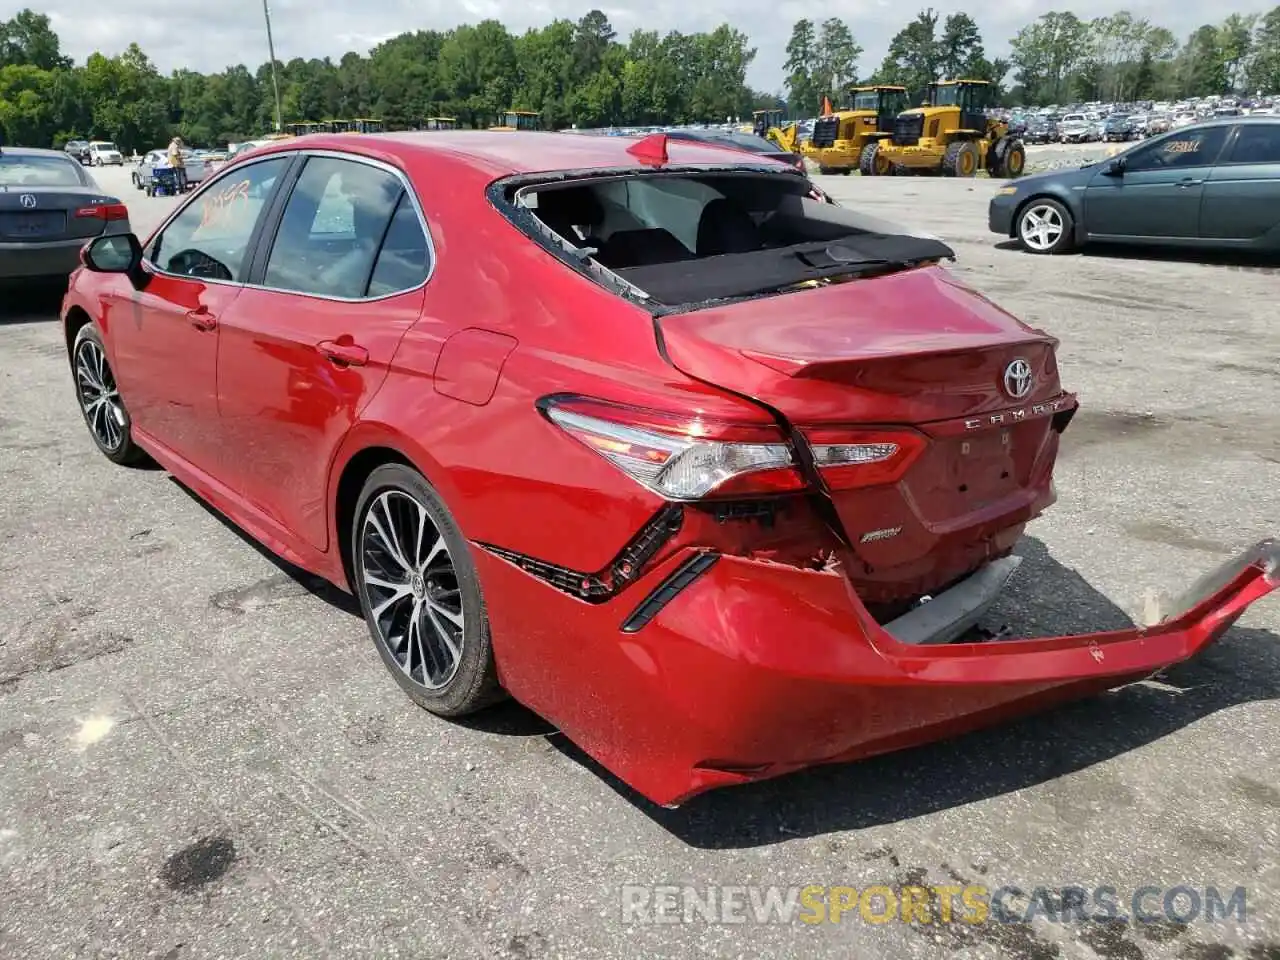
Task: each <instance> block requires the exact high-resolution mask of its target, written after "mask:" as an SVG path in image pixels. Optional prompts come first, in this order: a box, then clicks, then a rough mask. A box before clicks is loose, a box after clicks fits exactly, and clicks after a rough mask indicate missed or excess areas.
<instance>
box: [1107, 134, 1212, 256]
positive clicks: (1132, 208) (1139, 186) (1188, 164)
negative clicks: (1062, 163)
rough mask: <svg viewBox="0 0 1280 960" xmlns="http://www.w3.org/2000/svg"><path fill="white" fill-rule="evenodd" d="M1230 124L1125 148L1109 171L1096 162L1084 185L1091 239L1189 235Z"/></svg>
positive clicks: (1192, 235)
mask: <svg viewBox="0 0 1280 960" xmlns="http://www.w3.org/2000/svg"><path fill="white" fill-rule="evenodd" d="M1229 130H1230V127H1227V126H1215V127H1201V128H1199V129H1187V130H1179V131H1178V132H1177V133H1173V134H1169V135H1167V136H1164V137H1161V138H1160V139H1159V140H1155V141H1151V142H1148V143H1144V144H1143V145H1142V146H1141V147H1138V148H1136V149H1134V150H1130V151H1128V152H1126V153H1125V154H1124V155H1123V156H1124V168H1123V170H1122V171H1120V172H1116V173H1113V172H1111V170H1110V163H1109V161H1106V160H1104V161H1102V162H1101V163H1099V164H1098V172H1097V173H1095V174H1094V175H1093V178H1092V179H1091V180H1090V181H1089V184H1088V187H1087V188H1086V191H1085V202H1084V220H1085V230H1086V232H1087V233H1088V235H1089V236H1090V237H1092V238H1095V239H1100V240H1101V239H1107V238H1109V237H1110V238H1117V239H1120V238H1123V239H1129V238H1141V239H1157V240H1158V239H1168V240H1187V239H1194V238H1195V237H1197V236H1198V235H1199V230H1200V200H1201V198H1202V197H1203V195H1204V184H1205V180H1206V179H1208V177H1209V174H1210V172H1211V171H1212V170H1213V164H1214V163H1215V161H1216V160H1217V158H1218V154H1219V153H1220V152H1221V150H1222V145H1223V143H1224V142H1225V141H1226V136H1227V132H1228V131H1229Z"/></svg>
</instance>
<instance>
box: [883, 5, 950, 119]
mask: <svg viewBox="0 0 1280 960" xmlns="http://www.w3.org/2000/svg"><path fill="white" fill-rule="evenodd" d="M941 74H942V46H941V44H940V43H939V42H938V14H937V13H936V12H934V10H933V8H932V7H930V8H929V9H928V10H922V11H920V13H918V14H916V18H915V19H914V20H912V21H911V22H910V23H909V24H907V25H906V26H905V27H903V28H902V29H901V30H899V31H898V33H897V35H896V36H895V37H894V38H893V39H892V40H891V41H890V42H889V53H888V55H887V56H886V57H885V59H884V63H883V64H882V65H881V66H880V71H879V74H878V75H877V78H876V79H877V80H878V81H879V82H881V83H896V84H901V85H902V86H904V87H906V88H907V90H908V91H910V94H911V96H912V97H914V98H919V97H921V96H923V94H924V92H925V88H926V87H928V85H929V84H930V83H932V82H933V81H934V80H938V79H940V78H941Z"/></svg>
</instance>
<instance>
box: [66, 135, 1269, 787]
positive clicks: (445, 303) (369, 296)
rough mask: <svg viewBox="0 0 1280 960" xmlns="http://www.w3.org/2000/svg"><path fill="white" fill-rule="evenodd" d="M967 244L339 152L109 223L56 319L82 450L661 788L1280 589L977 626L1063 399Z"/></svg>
mask: <svg viewBox="0 0 1280 960" xmlns="http://www.w3.org/2000/svg"><path fill="white" fill-rule="evenodd" d="M951 257H952V251H951V250H950V249H949V248H948V247H947V246H946V245H945V244H943V243H942V242H941V241H939V240H937V239H935V238H931V237H927V236H921V235H918V234H913V233H911V232H910V231H906V230H902V229H900V228H897V227H895V226H893V225H892V224H887V223H884V222H881V221H877V220H873V219H871V218H869V217H866V216H863V215H861V214H858V213H856V212H854V211H852V210H850V209H846V208H843V207H841V206H839V205H838V204H835V203H832V202H830V201H829V200H828V199H827V198H825V197H823V196H822V195H821V194H820V193H818V192H817V191H816V190H815V188H814V187H813V185H812V184H811V183H810V182H809V181H808V180H807V179H806V178H805V177H804V175H803V174H802V173H800V172H798V171H796V170H795V169H793V168H791V167H788V166H786V165H784V164H780V163H776V162H774V161H770V160H767V159H763V158H758V157H752V156H750V155H747V154H742V153H737V152H734V151H730V150H726V149H723V148H720V147H716V146H710V145H703V144H694V143H677V142H675V141H672V142H668V141H667V140H666V138H665V137H663V136H662V135H655V136H652V137H648V138H643V139H635V138H610V137H586V136H575V135H570V134H550V133H542V134H539V133H488V132H471V133H463V132H460V133H432V134H403V135H377V136H335V137H325V136H319V137H307V138H301V139H294V140H288V141H283V142H280V143H276V144H274V145H270V146H265V147H262V148H259V149H258V150H255V151H253V152H251V153H249V154H246V155H245V156H244V157H242V158H240V159H237V160H236V161H234V162H232V163H231V164H229V165H228V166H227V167H226V168H224V169H223V170H222V171H220V172H219V173H218V174H217V175H216V176H214V177H213V178H212V179H211V180H210V182H208V183H206V184H204V185H203V186H202V187H201V188H200V189H199V190H198V191H197V192H195V193H194V194H192V195H191V196H189V197H187V198H186V199H185V200H184V201H183V202H182V203H181V204H180V205H179V206H178V208H177V209H176V210H175V211H174V212H173V214H172V215H171V216H170V217H169V218H168V219H167V220H166V221H165V222H164V223H163V224H161V226H160V227H159V228H158V229H157V230H156V231H155V232H154V233H153V234H152V235H151V236H150V237H148V238H147V239H146V240H145V241H141V240H139V239H138V238H137V237H134V236H133V235H132V234H126V235H123V236H107V237H102V238H99V239H96V240H93V241H91V242H90V243H89V244H88V245H87V246H86V247H85V249H84V251H83V253H82V261H83V268H82V269H80V270H79V271H77V273H76V274H75V275H74V277H73V279H72V281H71V284H70V289H69V292H68V294H67V297H66V301H65V304H64V309H63V321H64V324H65V331H66V340H67V348H68V351H69V355H70V358H71V369H72V373H73V377H74V381H75V385H76V391H77V396H78V398H79V402H80V405H81V408H82V411H83V414H84V419H85V422H86V423H87V425H88V427H89V432H90V435H91V436H92V438H93V440H94V442H95V443H96V444H97V445H98V447H99V448H101V450H102V452H103V453H104V454H105V455H106V456H107V457H109V458H110V459H111V460H113V461H115V462H117V463H120V464H129V463H133V462H136V461H138V460H139V459H141V458H143V457H145V456H149V457H151V458H153V459H154V460H156V461H158V462H159V463H160V464H161V465H162V466H164V467H165V468H167V469H168V470H169V471H170V472H171V473H172V474H173V475H174V476H175V477H177V478H179V479H180V480H182V481H183V482H184V483H185V484H186V485H188V486H189V487H191V488H193V489H194V490H196V491H197V492H198V493H199V494H200V495H201V496H202V497H204V498H205V499H206V500H207V501H208V502H209V503H210V504H212V505H213V506H214V507H216V508H217V509H218V510H220V511H222V512H223V513H224V514H226V515H227V516H228V517H229V518H231V519H232V520H233V521H235V522H236V523H237V524H239V525H240V526H241V527H243V528H244V529H245V530H246V531H248V532H249V533H250V534H252V535H253V536H254V537H256V538H257V539H259V540H260V541H261V542H262V543H263V544H265V545H266V546H267V547H269V548H270V549H271V550H273V551H275V552H276V553H278V554H279V555H280V556H282V557H284V558H285V559H287V560H289V561H291V562H293V563H294V564H297V565H298V566H300V567H303V568H306V569H308V570H311V571H314V572H315V573H317V574H319V575H320V576H322V577H325V578H326V579H328V580H330V581H331V582H333V583H334V584H336V585H338V586H340V587H342V588H343V589H348V590H350V591H351V592H352V593H354V594H355V596H357V597H358V598H359V601H360V604H361V605H362V607H363V609H364V613H365V616H366V618H367V620H368V626H369V631H370V633H371V634H372V637H373V641H374V644H375V646H376V648H377V650H378V652H379V654H380V655H381V657H382V659H383V661H384V663H385V664H386V667H387V669H388V670H389V671H390V672H391V674H392V675H393V676H394V677H395V678H396V681H397V682H398V683H399V684H400V686H401V687H402V688H403V689H404V691H405V692H406V693H407V694H408V695H409V696H410V697H412V698H413V699H414V700H415V701H417V702H418V703H419V704H421V705H422V706H423V707H425V708H426V709H428V710H430V711H432V712H434V713H437V714H441V715H444V716H458V715H461V714H465V713H468V712H471V711H475V710H477V709H479V708H481V707H483V706H484V705H486V704H488V703H490V702H492V701H493V700H495V699H496V698H498V697H501V696H504V695H510V696H513V697H515V698H516V699H517V700H519V701H520V702H522V703H524V704H526V705H527V706H528V707H529V708H531V709H532V710H534V711H536V712H537V713H539V714H541V715H542V716H544V717H546V718H547V719H548V720H550V721H551V722H553V723H555V724H556V725H557V726H558V727H559V728H560V729H561V730H562V731H563V732H564V733H565V734H566V735H568V736H569V737H570V738H571V739H573V740H574V741H575V742H576V743H577V744H579V745H580V746H581V747H582V748H583V749H584V750H586V751H587V752H588V753H589V754H591V755H592V756H594V757H595V758H597V759H598V760H599V761H600V762H601V763H602V764H603V765H604V766H606V767H607V768H609V769H610V770H612V771H614V772H616V773H617V775H618V776H620V777H621V778H622V779H623V780H625V781H626V782H627V783H629V784H631V785H632V786H633V787H634V788H636V789H637V790H638V791H640V792H641V793H642V794H644V795H645V796H647V797H648V798H650V799H651V800H653V801H655V802H657V803H661V804H666V805H675V804H679V803H681V802H683V801H684V800H686V799H687V798H689V797H691V796H693V795H695V794H697V793H699V792H701V791H704V790H707V789H710V788H713V787H718V786H723V785H729V784H735V783H741V782H745V781H749V780H753V779H759V778H764V777H771V776H776V775H778V774H781V773H784V772H786V771H789V770H795V769H798V768H801V767H805V766H809V765H812V764H817V763H827V762H834V761H841V760H847V759H853V758H857V757H863V756H867V755H870V754H874V753H879V752H884V751H888V750H892V749H896V748H898V747H903V746H907V745H909V744H913V743H918V742H921V741H925V740H929V739H933V738H937V737H940V736H942V735H945V734H950V733H954V732H958V731H960V730H962V729H966V728H971V727H973V726H976V725H977V724H979V723H987V722H991V721H992V720H994V719H996V718H998V717H1003V716H1009V715H1012V714H1014V713H1016V712H1019V711H1025V710H1028V709H1031V708H1034V707H1037V706H1041V705H1044V704H1047V703H1049V702H1054V701H1058V700H1061V699H1063V698H1064V697H1067V696H1076V695H1080V694H1084V693H1089V692H1093V691H1096V690H1100V689H1104V688H1107V687H1112V686H1116V685H1119V684H1121V683H1124V682H1127V681H1130V680H1133V679H1137V678H1140V677H1142V676H1145V675H1148V674H1150V673H1151V672H1153V671H1155V670H1157V669H1159V668H1161V667H1163V666H1165V665H1167V664H1169V663H1172V662H1175V661H1178V660H1181V659H1184V658H1186V657H1189V656H1191V655H1192V654H1194V653H1195V652H1197V651H1198V650H1199V649H1201V648H1202V647H1203V646H1205V645H1206V644H1208V643H1209V642H1211V641H1212V640H1214V639H1215V638H1216V637H1218V636H1219V635H1221V633H1222V632H1223V631H1224V630H1225V629H1226V628H1227V627H1228V626H1229V625H1230V624H1231V623H1232V622H1233V621H1234V620H1235V619H1236V618H1237V617H1238V616H1239V615H1240V614H1241V612H1242V611H1243V610H1244V608H1245V607H1246V606H1248V604H1249V603H1251V602H1252V601H1254V600H1256V599H1258V598H1259V597H1261V596H1263V595H1264V594H1266V593H1268V592H1270V591H1271V590H1272V589H1273V588H1274V587H1275V586H1276V582H1277V576H1278V574H1277V558H1278V551H1277V547H1276V545H1275V543H1274V542H1273V541H1266V542H1264V543H1261V544H1259V545H1258V546H1257V547H1255V548H1254V549H1253V550H1251V551H1249V552H1248V553H1246V554H1244V555H1242V556H1241V557H1239V558H1238V559H1237V560H1235V561H1234V562H1232V563H1230V564H1227V565H1226V566H1224V567H1222V568H1220V569H1219V570H1216V571H1213V572H1212V573H1211V574H1210V575H1209V576H1208V577H1206V578H1205V579H1203V580H1202V581H1200V582H1199V583H1198V584H1196V585H1194V586H1193V587H1192V588H1191V589H1190V590H1189V592H1188V593H1187V594H1186V595H1185V596H1184V597H1183V598H1182V600H1181V601H1180V602H1179V603H1177V604H1175V605H1174V606H1172V607H1171V608H1169V609H1168V610H1164V611H1161V612H1160V613H1159V614H1157V615H1156V616H1153V617H1152V618H1151V619H1150V622H1149V623H1146V624H1144V625H1142V626H1139V627H1135V628H1133V629H1131V630H1126V631H1119V632H1110V633H1102V634H1096V635H1092V636H1064V637H1049V638H1015V639H1006V638H1003V637H994V636H992V635H990V634H989V633H986V632H983V631H982V630H981V629H979V627H978V626H977V624H978V621H979V619H980V617H981V616H982V614H983V613H984V611H986V610H988V609H989V608H990V605H991V604H992V602H993V601H994V599H995V598H996V597H997V595H998V594H999V592H1000V591H1001V589H1002V588H1003V587H1004V586H1005V585H1006V584H1007V583H1008V581H1009V580H1010V578H1011V577H1014V576H1016V568H1017V566H1018V563H1019V558H1018V557H1017V556H1016V555H1015V554H1014V553H1013V552H1012V550H1013V547H1014V545H1015V543H1016V542H1017V540H1018V538H1019V536H1020V534H1021V533H1022V531H1023V528H1024V526H1025V525H1026V523H1027V522H1028V521H1029V520H1031V519H1032V518H1034V517H1035V516H1036V515H1037V514H1039V513H1040V512H1041V511H1042V510H1044V509H1045V508H1046V507H1048V506H1049V505H1050V504H1051V503H1052V502H1053V499H1054V490H1053V483H1052V475H1053V466H1054V459H1055V456H1056V454H1057V451H1058V442H1059V437H1060V435H1061V434H1062V433H1063V431H1064V430H1067V429H1069V424H1070V421H1071V418H1072V415H1073V413H1074V411H1075V410H1076V400H1075V398H1074V397H1073V396H1072V395H1071V394H1070V393H1068V392H1064V390H1063V386H1062V383H1061V381H1060V378H1059V370H1058V366H1057V362H1056V360H1055V346H1056V343H1055V341H1054V340H1053V339H1052V338H1051V337H1049V336H1047V335H1046V334H1045V333H1043V332H1041V331H1039V330H1035V329H1032V328H1030V327H1028V326H1026V325H1024V324H1023V323H1021V322H1019V321H1018V320H1017V319H1015V318H1014V317H1012V316H1010V315H1009V314H1008V313H1006V312H1004V311H1003V310H1001V309H1000V308H999V307H997V306H995V305H993V304H992V303H991V302H989V301H988V300H986V299H985V298H983V297H981V296H979V295H977V294H976V293H974V292H972V291H970V290H969V289H967V288H966V287H965V286H964V285H963V284H961V283H959V282H958V281H957V280H956V279H955V278H954V277H953V276H952V275H951V274H950V273H949V272H948V271H947V269H946V267H945V266H944V261H946V260H948V259H950V258H951Z"/></svg>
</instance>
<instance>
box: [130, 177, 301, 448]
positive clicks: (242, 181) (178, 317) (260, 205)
mask: <svg viewBox="0 0 1280 960" xmlns="http://www.w3.org/2000/svg"><path fill="white" fill-rule="evenodd" d="M290 159H291V158H289V157H276V158H272V159H268V160H264V161H261V162H259V163H256V164H252V165H250V166H247V167H243V168H241V170H240V171H238V172H237V173H236V174H235V175H234V176H233V177H232V178H230V180H228V181H225V182H223V183H218V184H214V185H212V186H211V187H210V189H209V190H207V191H204V192H203V193H201V194H200V195H199V196H197V197H195V198H194V199H193V201H192V202H191V203H188V204H187V205H186V206H185V208H183V209H182V211H181V212H180V213H179V214H178V215H177V216H176V217H174V218H173V219H172V220H171V221H170V222H169V223H168V224H167V225H165V227H164V228H163V229H162V230H161V231H160V232H159V233H158V234H157V235H156V236H155V238H154V239H153V240H152V241H151V242H150V244H149V245H148V249H147V252H146V261H145V263H144V264H143V269H144V270H145V271H146V273H147V274H148V276H149V282H148V283H147V284H146V286H145V287H144V288H143V289H142V290H135V289H133V288H132V287H131V286H130V285H129V284H128V283H127V282H124V281H122V283H121V290H122V296H121V299H120V302H118V303H117V304H115V305H114V306H115V309H114V310H113V311H112V318H113V319H112V322H113V328H112V334H111V343H112V345H113V347H114V352H115V354H116V357H115V360H116V362H115V364H114V369H115V370H117V371H118V372H119V384H120V391H121V395H122V396H123V397H124V399H125V402H126V403H127V404H128V405H129V413H130V415H131V416H132V418H133V421H134V423H135V424H136V425H137V427H138V428H139V429H140V430H141V431H142V432H144V433H145V434H148V435H149V436H151V437H153V438H154V439H155V440H157V441H159V442H160V443H162V444H163V445H164V446H166V447H168V448H169V449H170V450H172V451H173V452H174V453H176V454H177V455H179V456H180V457H182V458H183V459H184V460H187V461H188V462H189V463H191V464H192V465H193V466H195V467H197V468H199V469H200V470H203V471H205V472H217V468H218V451H219V448H220V438H219V436H218V432H219V431H218V407H217V360H218V340H219V324H220V322H221V320H222V318H223V317H225V316H226V314H227V312H228V310H229V309H230V308H231V306H232V305H233V304H234V303H235V302H236V300H237V298H238V297H239V296H240V295H241V292H242V290H243V287H242V285H241V284H242V283H243V280H244V277H245V274H246V272H247V269H248V266H249V256H248V254H249V250H250V248H251V245H252V237H253V236H254V231H255V228H256V226H257V223H258V221H259V220H260V219H261V214H262V211H263V210H264V209H265V206H266V203H267V200H268V198H269V197H270V195H271V191H272V188H273V186H274V184H275V182H276V180H277V179H278V177H279V175H280V174H281V173H282V172H283V171H284V169H285V167H286V166H287V165H288V163H289V161H290ZM224 193H226V194H227V196H228V197H229V198H231V199H228V200H227V201H226V202H223V199H224V198H223V194H224Z"/></svg>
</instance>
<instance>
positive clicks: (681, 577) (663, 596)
mask: <svg viewBox="0 0 1280 960" xmlns="http://www.w3.org/2000/svg"><path fill="white" fill-rule="evenodd" d="M719 559H720V554H718V553H711V552H705V553H697V554H694V555H693V556H692V557H690V558H689V559H688V560H686V561H685V562H684V563H682V564H680V566H679V567H677V568H676V570H675V571H674V572H673V573H672V574H671V575H670V576H669V577H667V578H666V579H665V580H663V581H662V583H660V584H658V586H657V587H656V588H655V589H654V591H653V592H652V593H650V594H649V595H648V596H647V597H645V598H644V600H642V601H641V602H640V605H639V606H638V607H636V608H635V610H634V611H632V613H631V616H629V617H627V619H626V620H623V621H622V632H623V633H635V632H636V631H638V630H640V629H642V628H643V627H644V626H645V625H646V624H647V623H648V622H649V621H650V620H652V619H653V618H654V617H656V616H657V615H658V612H659V611H660V610H661V609H662V608H663V607H665V606H666V605H667V604H668V603H670V602H671V601H672V600H674V599H675V598H676V595H677V594H679V593H680V591H681V590H683V589H684V588H685V587H687V586H689V584H691V583H693V581H695V580H697V579H698V578H699V577H700V576H702V575H703V574H704V573H706V572H707V571H708V570H710V569H711V568H712V567H713V566H715V563H716V561H717V560H719Z"/></svg>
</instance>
